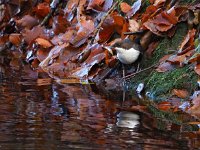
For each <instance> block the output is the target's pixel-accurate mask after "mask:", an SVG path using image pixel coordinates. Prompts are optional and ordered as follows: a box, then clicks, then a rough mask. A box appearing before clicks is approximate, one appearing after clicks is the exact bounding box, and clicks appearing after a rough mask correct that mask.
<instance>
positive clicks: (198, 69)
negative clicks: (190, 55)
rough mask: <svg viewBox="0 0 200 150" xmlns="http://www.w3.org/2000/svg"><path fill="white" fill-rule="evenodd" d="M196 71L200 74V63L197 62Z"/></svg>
mask: <svg viewBox="0 0 200 150" xmlns="http://www.w3.org/2000/svg"><path fill="white" fill-rule="evenodd" d="M194 71H195V72H196V73H197V74H198V75H200V64H197V65H196V66H195V67H194Z"/></svg>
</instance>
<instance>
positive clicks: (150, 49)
mask: <svg viewBox="0 0 200 150" xmlns="http://www.w3.org/2000/svg"><path fill="white" fill-rule="evenodd" d="M158 44H159V42H152V43H150V44H149V46H148V48H147V50H146V55H147V57H148V58H150V57H151V56H152V54H153V52H154V50H155V49H156V47H157V46H158Z"/></svg>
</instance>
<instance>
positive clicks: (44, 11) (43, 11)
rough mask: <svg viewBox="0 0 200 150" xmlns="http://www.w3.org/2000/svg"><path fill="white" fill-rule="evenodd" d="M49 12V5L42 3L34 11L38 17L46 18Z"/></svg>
mask: <svg viewBox="0 0 200 150" xmlns="http://www.w3.org/2000/svg"><path fill="white" fill-rule="evenodd" d="M49 12H50V7H49V4H48V3H46V2H44V3H39V4H38V5H37V7H36V9H35V13H36V15H37V16H39V17H42V18H43V17H46V16H47V15H48V13H49Z"/></svg>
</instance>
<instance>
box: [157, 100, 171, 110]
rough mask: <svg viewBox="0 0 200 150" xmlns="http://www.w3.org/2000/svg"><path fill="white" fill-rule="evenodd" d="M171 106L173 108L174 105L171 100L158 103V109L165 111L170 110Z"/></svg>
mask: <svg viewBox="0 0 200 150" xmlns="http://www.w3.org/2000/svg"><path fill="white" fill-rule="evenodd" d="M171 108H172V105H171V103H170V102H161V103H159V104H158V109H160V110H163V111H167V110H170V109H171Z"/></svg>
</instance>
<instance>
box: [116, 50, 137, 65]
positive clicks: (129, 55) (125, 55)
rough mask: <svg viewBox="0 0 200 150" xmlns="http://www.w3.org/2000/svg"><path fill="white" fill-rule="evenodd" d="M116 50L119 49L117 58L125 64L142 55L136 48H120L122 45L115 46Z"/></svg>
mask: <svg viewBox="0 0 200 150" xmlns="http://www.w3.org/2000/svg"><path fill="white" fill-rule="evenodd" d="M115 50H116V51H117V58H118V59H119V60H120V61H121V63H123V64H132V63H134V62H135V61H136V60H137V59H138V57H139V55H140V51H138V50H136V49H134V48H131V49H129V50H126V49H123V48H120V47H115Z"/></svg>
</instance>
